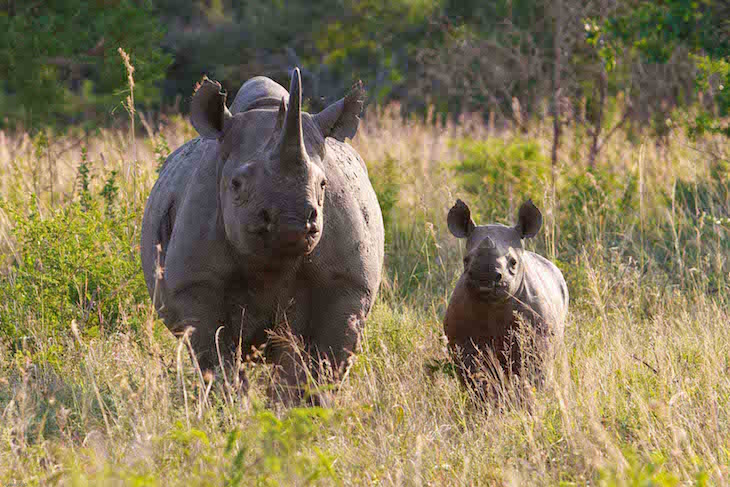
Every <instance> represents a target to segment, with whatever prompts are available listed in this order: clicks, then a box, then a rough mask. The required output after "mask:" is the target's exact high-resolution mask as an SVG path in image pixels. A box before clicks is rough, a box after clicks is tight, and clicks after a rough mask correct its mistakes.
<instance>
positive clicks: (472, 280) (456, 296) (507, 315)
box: [444, 200, 568, 384]
mask: <svg viewBox="0 0 730 487" xmlns="http://www.w3.org/2000/svg"><path fill="white" fill-rule="evenodd" d="M541 225H542V214H541V213H540V210H539V209H537V207H536V206H535V205H534V204H533V203H532V201H531V200H528V201H527V202H525V203H524V204H523V205H522V206H521V207H520V209H519V213H518V216H517V223H516V225H515V226H513V227H508V226H504V225H479V226H477V225H475V224H474V221H473V220H472V218H471V212H470V211H469V207H468V206H467V205H466V204H465V203H464V202H463V201H461V200H457V201H456V204H455V205H454V206H453V207H452V208H451V210H450V211H449V215H448V227H449V230H450V231H451V233H452V234H453V235H454V236H455V237H458V238H463V239H466V257H465V258H464V272H463V274H462V275H461V277H460V278H459V280H458V282H457V283H456V288H455V289H454V292H453V294H452V296H451V300H450V302H449V306H448V308H447V311H446V316H445V319H444V332H445V334H446V336H447V338H448V341H449V349H450V351H451V352H452V355H453V356H454V358H455V359H456V361H457V363H458V365H459V367H460V373H461V379H462V381H464V382H466V383H468V384H473V381H474V379H475V377H476V376H477V375H478V372H479V370H478V369H479V367H480V366H483V365H487V368H489V361H487V362H486V363H485V362H483V361H482V363H480V360H478V358H479V357H481V358H482V359H483V358H486V357H488V355H489V354H490V352H491V353H493V355H494V357H495V358H496V359H497V361H498V362H499V365H501V367H502V369H503V371H505V372H512V373H516V372H517V371H518V368H519V365H520V362H521V357H520V350H519V346H518V343H515V340H514V337H515V333H514V332H515V331H516V329H517V326H518V318H517V317H518V315H521V317H522V319H523V320H524V322H525V323H527V324H528V325H531V326H532V327H533V329H534V332H535V337H536V338H537V343H538V345H539V344H542V345H549V341H548V339H549V337H550V335H553V336H554V337H555V338H557V339H559V340H562V336H563V328H564V320H565V315H566V312H567V309H568V288H567V286H566V284H565V279H563V275H562V274H561V273H560V271H559V270H558V268H557V267H556V266H555V265H554V264H553V263H552V262H550V261H548V260H547V259H545V258H544V257H542V256H540V255H537V254H535V253H533V252H529V251H527V250H525V249H524V247H523V246H522V239H525V238H532V237H534V236H535V235H536V234H537V232H538V231H539V230H540V227H541Z"/></svg>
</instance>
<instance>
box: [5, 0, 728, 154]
mask: <svg viewBox="0 0 730 487" xmlns="http://www.w3.org/2000/svg"><path fill="white" fill-rule="evenodd" d="M0 5H1V6H0V41H1V42H0V46H2V47H0V73H2V74H3V76H2V78H3V81H2V83H1V84H0V92H1V93H2V97H1V98H0V107H2V112H3V114H4V116H3V120H2V123H4V124H5V125H8V124H11V125H12V124H14V123H17V122H22V123H23V124H24V125H25V126H27V127H33V128H35V127H38V126H43V125H47V124H53V123H62V124H63V125H65V124H67V123H68V122H79V121H82V120H85V121H89V120H90V119H93V120H95V121H98V120H99V118H101V119H103V118H105V117H108V115H109V112H110V111H111V110H113V109H114V107H115V105H118V104H119V101H120V100H122V99H123V98H124V96H125V95H124V91H125V90H127V89H128V88H127V85H126V81H125V80H126V72H125V70H124V69H123V67H122V65H121V63H120V60H119V58H118V55H117V51H116V50H117V49H118V48H119V47H121V48H123V49H124V50H125V51H126V52H128V53H130V55H131V57H132V64H133V65H134V66H135V69H136V72H135V80H136V87H135V93H136V94H135V98H136V102H137V104H138V105H139V106H140V107H142V108H145V107H146V108H148V109H155V110H158V109H160V108H161V107H169V106H175V107H179V108H181V109H182V110H183V111H184V110H185V109H186V107H187V102H188V99H189V96H190V94H191V91H192V86H193V85H194V83H195V82H196V81H197V80H198V79H200V77H201V76H202V75H203V74H208V75H209V76H211V77H213V78H216V79H218V80H220V81H221V82H222V83H223V85H224V87H226V88H227V89H228V90H229V91H234V92H235V90H237V89H238V87H240V85H241V84H242V83H243V82H244V81H245V80H246V79H248V78H250V77H252V76H255V75H268V76H270V77H272V78H274V79H276V80H277V81H279V82H281V83H283V84H284V85H285V86H286V83H287V78H288V72H289V70H290V69H291V68H292V67H293V66H295V65H298V66H300V67H301V68H302V69H303V74H304V82H305V90H304V92H305V93H306V94H307V96H308V97H309V98H310V101H311V106H312V107H313V108H320V107H321V106H322V105H323V103H325V102H329V101H331V100H333V99H335V98H337V97H339V96H341V95H342V93H343V89H344V87H347V86H350V84H351V83H352V82H353V81H354V80H356V79H358V78H361V79H363V80H364V82H365V84H366V86H367V87H368V89H369V92H370V98H369V100H370V102H371V103H378V104H382V103H385V102H388V101H393V100H398V101H401V102H402V107H403V109H404V110H405V111H406V112H413V111H415V112H417V113H420V114H422V115H425V114H427V106H428V105H432V106H433V107H435V110H436V113H438V114H442V115H458V114H459V113H462V112H464V111H476V112H480V113H482V114H484V115H485V116H486V115H487V114H488V113H490V112H494V113H495V115H496V116H497V118H502V119H509V120H512V121H517V122H519V123H522V124H523V126H524V123H523V121H524V119H525V118H526V117H530V116H537V117H544V116H545V114H546V113H557V114H558V115H559V118H560V119H561V123H562V122H568V123H570V122H578V123H581V124H584V125H587V126H589V127H590V129H591V130H592V131H593V132H596V134H595V135H596V137H595V138H596V142H597V144H596V145H597V147H596V148H597V149H598V148H599V146H600V142H601V140H600V139H601V137H602V136H603V135H605V133H606V132H608V131H609V130H610V126H611V123H612V122H613V123H614V124H615V123H619V122H621V123H625V122H622V121H624V119H630V120H632V121H636V122H639V123H641V124H645V125H649V126H652V127H653V129H654V131H655V132H657V134H658V135H661V134H662V133H663V132H665V131H666V127H665V121H666V120H667V118H668V117H669V116H670V114H671V112H672V110H673V109H675V108H676V107H687V106H689V105H691V104H695V103H697V102H699V106H700V107H701V108H702V110H701V113H698V114H695V115H696V116H695V117H693V120H692V124H691V125H692V126H693V127H695V128H696V127H698V126H699V128H700V129H706V128H715V129H717V128H725V129H726V130H727V125H726V124H722V123H718V122H717V120H716V118H717V117H723V116H726V115H727V110H728V106H729V105H728V103H729V101H730V95H728V92H729V91H730V88H728V89H724V87H725V86H730V78H729V76H730V68H729V67H728V64H727V60H728V55H730V26H729V25H728V20H727V19H728V18H730V6H728V4H727V2H724V1H721V0H702V1H697V2H686V1H682V0H662V1H660V2H653V1H643V0H639V1H636V0H592V1H589V2H584V1H578V0H559V1H546V0H495V1H490V2H483V1H472V0H464V1H461V0H460V1H452V0H392V1H390V0H388V1H385V0H321V1H317V2H310V1H305V0H289V1H281V0H276V1H271V2H247V1H233V0H113V1H100V0H52V1H48V2H33V1H18V0H5V1H4V2H2V4H0ZM619 94H621V96H622V97H623V98H622V100H623V102H624V103H623V105H622V106H621V107H618V108H617V107H615V106H614V105H615V103H613V102H612V100H614V98H615V97H616V96H617V95H619ZM614 112H616V113H614ZM606 126H609V128H607V127H606Z"/></svg>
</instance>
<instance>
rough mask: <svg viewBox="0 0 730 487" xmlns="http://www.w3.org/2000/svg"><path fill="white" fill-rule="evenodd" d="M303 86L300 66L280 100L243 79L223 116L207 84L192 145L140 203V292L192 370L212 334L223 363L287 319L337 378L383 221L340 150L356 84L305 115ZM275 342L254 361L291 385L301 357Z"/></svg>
mask: <svg viewBox="0 0 730 487" xmlns="http://www.w3.org/2000/svg"><path fill="white" fill-rule="evenodd" d="M301 86H302V84H301V75H300V72H299V69H298V68H296V69H294V71H293V74H292V79H291V86H290V89H289V92H288V93H287V91H286V90H285V89H284V88H283V87H282V86H280V85H278V84H277V83H275V82H274V81H272V80H271V79H269V78H265V77H256V78H253V79H251V80H249V81H248V82H246V83H245V84H244V85H243V86H242V87H241V89H240V90H239V92H238V94H237V96H236V98H235V100H234V102H233V104H232V105H231V110H230V111H229V109H228V108H226V103H225V102H226V94H225V93H223V92H221V86H220V84H218V83H217V82H212V81H210V80H208V79H207V78H205V79H204V80H203V82H202V84H201V85H200V86H199V88H198V89H197V90H196V92H195V94H194V96H193V99H192V104H191V121H192V124H193V126H194V127H195V129H196V130H197V132H198V133H199V134H200V137H198V138H196V139H193V140H191V141H189V142H187V143H185V144H184V145H183V146H182V147H180V148H179V149H177V150H176V151H175V152H174V153H172V154H171V155H170V156H169V157H168V159H167V161H165V164H164V166H163V168H162V170H161V171H160V176H159V179H158V180H157V182H156V184H155V185H154V187H153V188H152V192H151V193H150V196H149V199H148V200H147V206H146V208H145V214H144V220H143V224H142V241H141V253H142V266H143V268H144V275H145V279H146V282H147V287H148V289H149V292H150V295H151V296H152V299H153V301H154V303H155V306H156V309H157V311H158V313H159V314H160V316H161V317H162V318H163V320H164V322H165V324H166V325H167V327H168V328H169V329H170V330H171V331H172V332H173V333H176V334H179V333H182V332H184V330H185V329H186V328H187V327H188V326H192V327H194V331H193V333H192V335H191V342H192V346H193V349H194V351H195V353H196V356H197V358H198V360H199V362H200V364H201V366H202V367H203V368H212V367H213V366H214V365H215V364H216V363H217V361H218V360H217V351H216V332H217V330H218V329H219V327H221V326H223V327H224V328H223V329H222V330H221V332H220V336H219V337H218V338H217V340H218V346H219V347H220V349H221V350H222V351H223V353H224V356H225V357H227V358H229V359H230V358H231V357H232V354H234V353H235V350H236V347H237V346H238V345H239V344H241V345H242V350H243V353H244V354H245V353H247V352H248V351H249V350H250V349H251V348H250V347H252V346H253V347H258V346H261V345H263V344H265V343H267V341H270V340H269V336H270V334H269V333H268V332H269V331H270V330H272V329H274V328H275V327H277V326H279V325H281V324H284V323H285V324H288V326H289V327H290V328H291V332H292V334H293V335H294V336H298V337H301V340H302V342H303V344H304V345H305V346H306V349H307V351H308V352H310V353H311V356H314V357H322V358H325V359H327V360H328V361H329V363H330V364H331V365H332V366H333V368H334V369H335V371H336V372H337V371H339V372H342V371H343V370H344V368H345V367H347V364H348V363H349V360H348V358H349V356H350V355H351V354H352V353H353V352H354V351H355V350H356V347H357V345H358V341H359V336H360V333H361V331H362V328H363V325H364V322H365V319H366V317H367V315H368V313H369V312H370V309H371V307H372V305H373V302H374V301H375V296H376V293H377V291H378V286H379V284H380V275H381V274H380V273H381V268H382V264H383V244H384V242H383V240H384V236H383V219H382V215H381V212H380V206H379V205H378V201H377V198H376V196H375V192H374V191H373V188H372V186H371V184H370V181H369V179H368V173H367V168H366V166H365V163H364V162H363V160H362V159H361V158H360V156H359V155H358V154H357V152H355V150H354V149H353V148H352V147H351V146H349V145H348V144H346V143H344V142H345V138H346V137H350V138H352V137H353V136H354V135H355V133H356V130H357V126H358V122H359V114H360V111H361V110H362V104H363V98H364V91H363V89H362V84H361V83H358V84H357V85H356V86H355V87H354V88H353V90H352V91H351V92H350V93H349V94H348V95H347V96H346V97H345V98H343V99H341V100H339V101H337V102H336V103H334V104H332V105H330V106H329V107H327V108H326V109H325V110H323V111H322V112H320V113H318V114H316V115H310V114H309V113H305V112H302V89H301ZM158 266H159V267H160V268H162V269H163V271H162V272H158ZM275 342H276V343H269V346H268V347H267V352H266V353H267V355H268V359H269V360H271V361H272V362H273V363H275V364H277V365H279V369H280V370H281V372H282V373H283V378H284V380H285V384H293V383H294V382H296V381H298V380H301V378H302V377H303V370H301V369H302V368H301V367H299V366H300V365H301V361H297V360H295V359H294V355H295V354H292V353H290V352H292V350H291V349H289V348H287V347H285V346H281V345H279V346H277V344H278V343H279V341H275ZM310 365H312V364H311V363H310ZM315 372H316V371H315Z"/></svg>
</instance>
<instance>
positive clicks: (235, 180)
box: [231, 178, 241, 190]
mask: <svg viewBox="0 0 730 487" xmlns="http://www.w3.org/2000/svg"><path fill="white" fill-rule="evenodd" d="M231 186H233V189H235V190H238V189H241V180H240V179H238V178H233V180H231Z"/></svg>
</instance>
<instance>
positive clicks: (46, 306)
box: [0, 185, 146, 342]
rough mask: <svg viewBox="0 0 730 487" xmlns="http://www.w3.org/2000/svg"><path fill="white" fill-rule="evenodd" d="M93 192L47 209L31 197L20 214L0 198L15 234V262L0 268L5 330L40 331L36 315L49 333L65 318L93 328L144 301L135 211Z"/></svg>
mask: <svg viewBox="0 0 730 487" xmlns="http://www.w3.org/2000/svg"><path fill="white" fill-rule="evenodd" d="M110 187H111V186H110V185H107V186H106V193H105V194H106V198H107V200H109V198H110V196H111V195H112V194H113V191H111V189H110ZM86 194H87V195H88V191H87V192H86ZM97 199H98V197H97V198H96V199H95V198H92V197H86V198H83V195H82V202H74V203H72V204H69V205H66V206H64V207H62V208H60V209H56V210H53V211H51V212H50V213H46V214H42V213H41V212H40V211H39V208H38V205H37V202H36V201H35V198H33V200H32V208H31V210H30V212H29V213H27V214H26V213H25V211H24V210H22V209H21V208H19V207H17V206H14V205H11V204H8V203H4V204H3V206H2V209H4V210H5V212H6V213H7V214H8V215H9V217H10V220H11V222H12V223H13V225H14V226H13V230H12V236H13V238H14V241H15V244H14V255H15V259H14V265H12V266H11V269H10V271H9V272H8V274H7V275H2V276H0V303H2V304H0V333H1V334H2V336H3V337H4V338H6V339H9V340H11V341H12V342H17V341H18V340H20V339H21V338H23V337H29V336H33V338H43V337H38V336H37V331H38V330H39V327H38V323H40V324H41V327H40V329H42V330H45V333H46V334H47V335H48V336H57V335H58V334H66V333H69V332H70V327H69V324H70V322H71V320H76V321H77V323H78V325H79V329H80V330H81V331H82V333H84V334H86V335H88V336H94V335H96V334H98V333H99V331H100V329H106V330H113V329H116V328H118V327H119V326H120V309H123V308H126V309H129V307H130V305H131V306H133V307H134V306H135V304H136V303H142V302H144V301H145V299H146V290H145V285H144V281H143V279H142V275H141V272H140V265H139V258H138V252H137V245H136V242H137V235H136V231H135V225H134V222H135V219H136V215H135V214H134V213H125V214H117V213H116V212H111V211H105V210H104V208H102V207H101V205H100V204H99V201H97Z"/></svg>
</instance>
